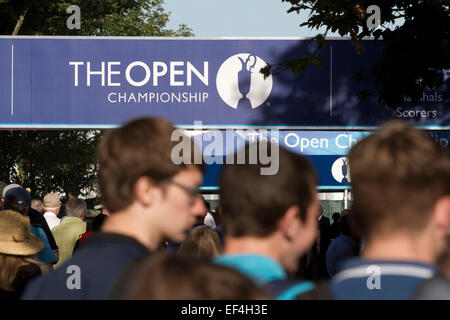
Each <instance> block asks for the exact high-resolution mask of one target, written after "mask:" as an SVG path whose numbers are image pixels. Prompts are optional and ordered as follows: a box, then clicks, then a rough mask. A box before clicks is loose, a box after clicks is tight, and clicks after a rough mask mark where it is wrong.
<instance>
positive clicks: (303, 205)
mask: <svg viewBox="0 0 450 320" xmlns="http://www.w3.org/2000/svg"><path fill="white" fill-rule="evenodd" d="M174 130H175V128H174V127H173V126H172V125H171V124H170V123H169V122H167V121H165V120H162V119H158V118H142V119H137V120H134V121H131V122H129V123H127V124H125V125H123V126H121V127H119V128H116V129H112V130H110V131H108V132H107V133H106V135H105V136H104V138H103V140H102V142H101V145H100V147H99V153H98V161H99V173H98V183H99V187H100V191H101V199H102V206H103V207H104V208H105V213H106V214H103V213H102V214H99V215H97V216H96V217H95V218H94V220H93V221H92V223H91V224H89V225H88V224H87V223H86V222H85V218H86V212H87V206H86V203H85V201H84V200H82V199H79V198H69V199H68V200H67V201H66V203H65V205H64V215H61V206H62V204H61V199H60V197H59V196H58V194H56V193H48V194H47V195H46V196H45V197H44V198H43V199H42V201H41V200H37V199H34V200H32V199H31V196H30V193H29V191H27V190H26V189H24V188H23V187H22V186H19V185H14V184H10V185H6V184H3V185H1V186H0V187H1V188H2V189H3V191H2V196H3V198H2V211H0V299H19V298H21V299H25V300H30V299H281V300H292V299H299V300H306V299H450V280H449V279H450V254H449V236H448V234H449V228H450V160H449V154H448V151H447V150H446V149H445V148H443V147H442V146H440V145H439V144H437V143H436V142H435V141H434V140H433V139H431V138H430V137H429V136H427V135H426V134H424V133H423V132H422V131H420V130H418V129H416V128H413V127H412V126H410V125H408V124H406V123H404V122H398V121H394V122H391V123H388V124H386V125H385V126H383V127H382V128H380V130H379V131H378V132H376V133H374V134H373V135H370V136H368V137H366V138H364V139H362V140H361V141H359V142H358V143H357V144H356V145H355V146H354V147H353V148H352V149H351V151H350V153H349V155H348V158H349V170H350V176H351V184H352V192H353V205H352V207H351V209H349V210H344V211H343V212H342V213H339V212H336V213H333V214H332V216H331V218H332V220H333V221H332V222H333V223H330V219H329V218H328V217H326V214H324V212H323V207H322V205H321V204H320V202H319V200H318V196H317V189H316V187H317V184H318V176H317V173H316V172H315V169H314V167H313V166H312V164H311V162H310V161H309V160H308V159H307V158H306V157H304V156H302V155H299V154H295V153H292V152H290V151H288V150H286V149H284V148H280V149H279V171H278V173H277V174H275V175H261V174H260V172H261V171H260V169H261V168H262V167H263V164H250V161H248V160H249V159H248V157H249V154H250V152H249V150H250V148H252V147H253V146H252V145H251V144H250V145H247V146H246V147H245V155H246V160H247V161H245V163H244V164H226V165H224V167H223V168H222V170H221V174H220V179H219V187H220V188H219V196H220V206H218V207H217V208H215V210H211V208H210V206H209V203H208V202H207V201H205V199H204V198H203V197H202V195H201V193H200V191H199V187H200V185H201V183H202V178H203V174H204V171H205V167H204V166H203V165H202V164H194V163H195V161H194V154H195V153H196V152H198V151H196V150H195V148H197V146H196V145H195V144H194V143H193V142H192V145H191V147H192V148H191V150H190V151H191V154H188V155H183V159H185V162H184V163H182V164H174V163H173V162H172V161H171V152H172V150H173V148H174V146H175V145H176V143H177V141H172V139H171V136H172V133H173V131H174ZM267 144H268V145H267V148H269V150H270V148H271V147H272V145H271V143H267ZM186 159H190V160H191V161H190V162H189V161H186ZM106 210H107V211H106Z"/></svg>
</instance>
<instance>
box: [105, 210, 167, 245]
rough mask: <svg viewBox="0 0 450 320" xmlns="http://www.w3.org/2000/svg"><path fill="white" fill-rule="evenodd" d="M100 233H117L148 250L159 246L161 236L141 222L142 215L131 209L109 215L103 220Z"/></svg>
mask: <svg viewBox="0 0 450 320" xmlns="http://www.w3.org/2000/svg"><path fill="white" fill-rule="evenodd" d="M101 231H102V232H110V233H117V234H122V235H126V236H129V237H131V238H134V239H136V240H137V241H139V242H140V243H141V244H142V245H144V246H145V247H147V248H148V249H150V250H155V249H156V248H158V246H159V242H160V240H161V235H160V234H158V233H157V232H155V231H154V230H152V229H151V228H149V226H148V223H143V222H142V213H141V212H138V210H133V208H132V207H130V208H127V209H126V210H123V211H118V212H115V213H113V214H111V215H110V216H109V217H108V219H106V220H105V222H104V224H103V226H102V228H101Z"/></svg>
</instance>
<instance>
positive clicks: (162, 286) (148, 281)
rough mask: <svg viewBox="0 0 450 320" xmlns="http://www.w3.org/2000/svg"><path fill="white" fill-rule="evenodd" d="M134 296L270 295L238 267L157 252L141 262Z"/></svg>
mask: <svg viewBox="0 0 450 320" xmlns="http://www.w3.org/2000/svg"><path fill="white" fill-rule="evenodd" d="M125 299H133V300H255V299H257V300H259V299H267V296H266V295H265V294H264V292H263V291H262V290H261V289H260V288H258V287H257V286H256V285H255V284H254V283H253V282H252V280H250V279H249V278H247V277H246V276H244V275H243V274H241V273H239V272H238V271H236V270H234V269H231V268H228V267H225V266H221V265H218V264H213V263H211V262H207V261H204V260H196V259H189V258H186V257H183V256H178V255H165V254H158V255H153V256H151V257H150V258H148V259H147V260H145V261H143V263H142V264H141V266H140V268H139V271H138V275H137V277H136V281H135V282H134V285H133V286H132V289H131V292H130V294H129V296H127V297H125Z"/></svg>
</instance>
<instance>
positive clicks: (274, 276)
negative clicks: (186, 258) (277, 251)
mask: <svg viewBox="0 0 450 320" xmlns="http://www.w3.org/2000/svg"><path fill="white" fill-rule="evenodd" d="M214 262H215V263H217V264H221V265H224V266H227V267H231V268H234V269H237V270H238V271H240V272H242V273H243V274H245V275H246V276H248V277H249V278H251V279H253V281H255V283H256V284H258V285H262V284H264V283H266V282H269V281H273V280H280V279H285V278H286V277H287V276H286V272H285V271H284V269H283V267H282V266H281V265H280V264H279V263H278V262H276V261H275V260H273V259H272V258H270V257H268V256H264V255H257V254H231V255H220V256H218V257H217V258H215V259H214Z"/></svg>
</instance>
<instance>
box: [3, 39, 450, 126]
mask: <svg viewBox="0 0 450 320" xmlns="http://www.w3.org/2000/svg"><path fill="white" fill-rule="evenodd" d="M362 44H363V45H364V46H365V47H366V50H365V53H364V54H361V55H359V56H358V55H356V54H355V50H354V48H353V47H352V46H351V44H350V41H344V40H328V41H327V46H326V48H324V49H323V50H321V51H320V58H321V59H322V61H323V67H322V68H318V67H316V66H311V67H310V68H309V69H308V70H307V71H306V72H305V73H304V74H302V75H301V76H300V77H295V76H294V74H293V73H292V72H291V71H290V70H283V71H280V72H276V73H274V74H273V75H272V76H270V77H268V78H267V79H264V77H263V75H262V74H261V73H260V72H259V70H260V69H261V68H262V67H264V66H265V65H266V64H271V65H276V64H278V63H281V62H283V61H286V60H287V59H291V58H295V57H300V56H302V55H304V54H308V53H310V52H311V50H312V49H313V47H314V45H308V44H307V40H261V39H254V40H251V39H249V40H242V39H241V40H232V39H230V40H224V39H217V40H201V39H169V38H168V39H151V38H150V39H149V38H97V37H95V38H79V37H74V38H60V37H0V126H1V127H3V128H14V127H16V128H17V127H24V128H64V127H73V128H102V127H110V126H117V125H119V124H122V123H124V122H125V121H127V120H130V119H131V118H135V117H140V116H147V115H152V116H160V117H163V118H166V119H168V120H170V121H171V122H173V123H174V124H176V125H178V126H185V127H190V126H192V125H193V123H194V121H196V120H201V121H202V122H203V124H204V125H207V126H211V127H212V126H217V127H220V128H226V127H240V126H247V127H248V126H286V127H322V126H325V127H333V126H334V127H337V128H343V127H352V126H356V127H357V126H360V127H371V126H377V125H379V124H381V123H382V122H384V121H386V120H388V119H392V118H401V119H406V120H409V121H411V122H412V123H413V124H415V125H422V126H437V127H445V128H448V127H449V125H450V113H449V112H448V111H447V110H448V107H449V90H448V85H449V79H448V78H449V77H448V73H447V72H446V73H445V85H444V86H443V87H442V88H441V89H439V90H437V91H434V92H428V93H426V94H424V96H423V99H422V103H421V105H419V106H409V105H408V101H407V99H406V100H405V105H404V106H402V107H399V108H397V109H395V110H391V109H389V108H387V107H385V106H384V105H381V104H380V103H379V102H378V100H377V99H376V98H372V99H369V100H367V101H366V102H364V103H363V104H362V105H359V106H357V94H358V92H359V91H360V90H361V89H364V88H365V87H364V84H362V83H354V82H353V81H352V74H353V73H354V72H356V71H359V70H360V69H362V68H367V67H369V66H370V65H371V64H373V63H374V62H375V61H376V60H377V59H378V57H379V56H380V53H381V51H382V43H381V42H378V41H373V40H367V41H363V42H362Z"/></svg>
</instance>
